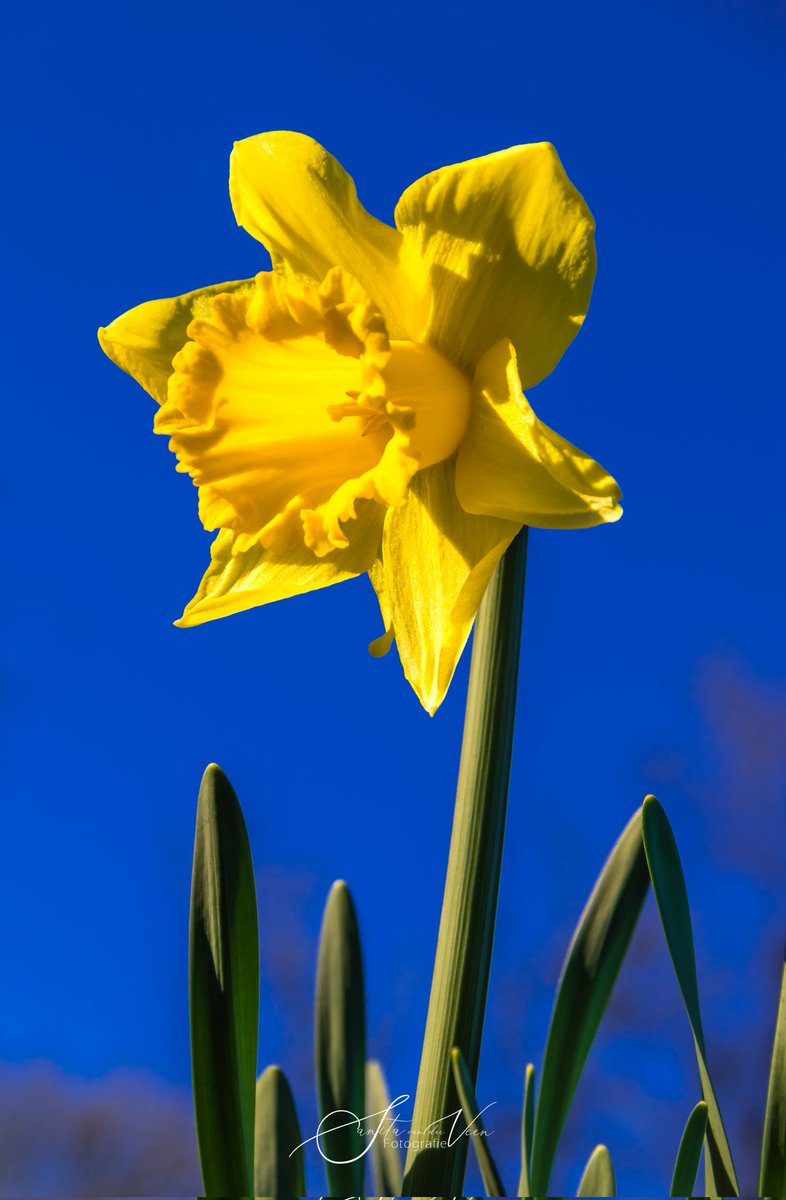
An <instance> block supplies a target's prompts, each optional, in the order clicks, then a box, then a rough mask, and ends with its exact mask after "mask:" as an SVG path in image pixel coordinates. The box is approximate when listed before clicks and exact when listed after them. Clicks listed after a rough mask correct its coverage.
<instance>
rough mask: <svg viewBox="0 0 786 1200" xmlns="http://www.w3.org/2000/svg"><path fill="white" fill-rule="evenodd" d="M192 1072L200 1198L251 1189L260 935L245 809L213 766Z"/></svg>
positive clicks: (205, 818) (198, 850)
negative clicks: (202, 1186) (199, 1171)
mask: <svg viewBox="0 0 786 1200" xmlns="http://www.w3.org/2000/svg"><path fill="white" fill-rule="evenodd" d="M189 1012H190V1021H191V1072H192V1079H193V1092H194V1114H195V1117H196V1127H197V1141H198V1143H199V1159H200V1163H201V1166H202V1181H203V1185H204V1189H205V1195H206V1196H252V1195H253V1193H254V1094H255V1089H256V1066H257V1033H258V1023H259V935H258V929H257V901H256V890H255V887H254V869H253V865H252V862H251V850H250V848H249V844H248V834H247V833H246V826H245V822H244V820H243V813H242V811H241V809H240V805H239V803H238V800H237V796H236V795H235V793H234V791H233V790H232V785H231V784H230V782H229V780H228V779H227V777H226V775H224V773H223V771H222V770H221V768H220V767H217V766H216V765H215V763H211V765H210V766H209V767H208V768H207V770H206V771H205V774H204V775H203V777H202V786H201V787H200V789H199V801H198V804H197V823H196V837H195V840H194V869H193V874H192V879H191V922H190V939H189Z"/></svg>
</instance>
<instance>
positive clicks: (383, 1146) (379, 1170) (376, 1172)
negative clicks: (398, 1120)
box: [366, 1059, 402, 1196]
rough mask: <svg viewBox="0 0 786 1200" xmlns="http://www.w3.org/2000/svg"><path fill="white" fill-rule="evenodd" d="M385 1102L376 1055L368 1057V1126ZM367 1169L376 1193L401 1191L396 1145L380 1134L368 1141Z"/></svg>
mask: <svg viewBox="0 0 786 1200" xmlns="http://www.w3.org/2000/svg"><path fill="white" fill-rule="evenodd" d="M389 1106H390V1095H389V1093H388V1087H387V1083H386V1082H385V1075H384V1072H383V1070H382V1066H381V1064H380V1063H378V1062H377V1061H376V1059H370V1060H369V1061H368V1062H367V1063H366V1108H367V1109H368V1111H369V1114H373V1119H372V1120H371V1122H370V1124H371V1125H372V1127H373V1126H374V1123H375V1122H376V1123H377V1124H379V1122H380V1121H381V1120H382V1114H383V1113H385V1112H386V1111H387V1109H388V1108H389ZM371 1169H372V1174H373V1178H374V1190H375V1194H376V1195H377V1196H400V1195H401V1174H402V1172H401V1158H400V1156H399V1152H398V1150H397V1149H396V1147H395V1146H394V1145H392V1144H391V1142H390V1141H388V1140H387V1139H386V1138H385V1137H384V1136H382V1135H378V1136H377V1137H375V1138H374V1141H373V1142H372V1144H371Z"/></svg>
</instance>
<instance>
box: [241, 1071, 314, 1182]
mask: <svg viewBox="0 0 786 1200" xmlns="http://www.w3.org/2000/svg"><path fill="white" fill-rule="evenodd" d="M302 1142H303V1136H302V1134H301V1132H300V1123H299V1121H298V1119H297V1112H296V1111H295V1101H294V1098H293V1096H292V1090H291V1088H290V1086H289V1083H288V1082H287V1077H286V1075H285V1074H284V1072H283V1071H282V1070H281V1068H280V1067H276V1066H272V1067H267V1069H266V1070H264V1071H263V1072H262V1074H261V1075H260V1076H259V1079H258V1080H257V1105H256V1120H255V1134H254V1195H255V1196H256V1197H261V1196H304V1195H305V1193H306V1184H305V1176H304V1170H303V1148H302Z"/></svg>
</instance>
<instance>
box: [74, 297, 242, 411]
mask: <svg viewBox="0 0 786 1200" xmlns="http://www.w3.org/2000/svg"><path fill="white" fill-rule="evenodd" d="M253 287H254V280H253V279H241V280H237V281H235V282H233V283H216V284H214V285H213V286H212V287H206V288H198V289H197V290H196V291H195V292H188V293H187V294H186V295H185V296H175V297H173V298H172V299H171V300H149V301H148V302H147V303H146V304H139V305H137V307H136V308H132V309H130V310H129V311H128V312H127V313H123V315H122V317H117V318H116V319H115V320H114V321H113V322H112V323H111V325H107V326H106V328H105V329H99V331H98V341H99V343H100V345H101V349H102V350H103V351H104V353H105V354H106V355H108V357H109V358H111V360H112V362H113V363H116V364H117V366H118V367H120V368H121V370H123V371H126V372H127V373H128V374H129V375H132V376H133V377H134V379H136V381H137V383H141V385H142V387H143V388H144V389H145V391H146V392H149V393H150V395H151V396H152V397H153V399H154V400H157V401H158V403H159V404H163V403H164V401H165V400H166V389H167V380H168V379H169V376H170V375H171V374H172V359H173V358H174V357H175V355H176V354H177V352H178V350H180V349H181V348H182V347H183V346H184V345H185V342H186V340H187V336H188V335H187V334H186V330H187V329H188V326H189V324H190V323H191V321H193V320H194V318H195V317H203V316H206V315H207V311H208V306H209V303H210V301H211V300H212V298H213V297H214V296H218V295H221V294H222V293H223V292H231V293H233V294H242V293H243V292H245V291H251V290H252V289H253Z"/></svg>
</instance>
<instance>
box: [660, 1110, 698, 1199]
mask: <svg viewBox="0 0 786 1200" xmlns="http://www.w3.org/2000/svg"><path fill="white" fill-rule="evenodd" d="M706 1133H707V1105H706V1103H705V1102H704V1101H703V1100H700V1101H699V1103H698V1104H697V1105H696V1107H695V1108H694V1109H693V1111H692V1112H691V1114H690V1116H689V1117H688V1120H687V1121H686V1123H685V1129H684V1132H683V1134H682V1138H681V1139H680V1145H679V1149H678V1151H677V1160H676V1162H675V1163H674V1174H673V1175H672V1177H671V1191H670V1192H669V1195H670V1196H692V1195H693V1189H694V1188H695V1187H696V1176H697V1175H698V1173H699V1162H700V1160H701V1149H702V1145H703V1144H704V1138H705V1136H706Z"/></svg>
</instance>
